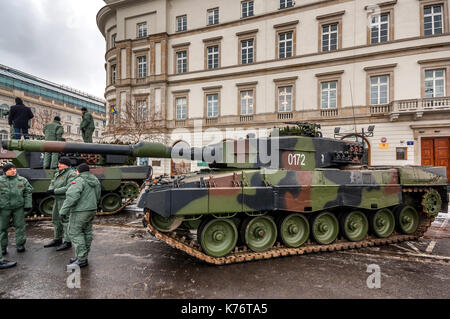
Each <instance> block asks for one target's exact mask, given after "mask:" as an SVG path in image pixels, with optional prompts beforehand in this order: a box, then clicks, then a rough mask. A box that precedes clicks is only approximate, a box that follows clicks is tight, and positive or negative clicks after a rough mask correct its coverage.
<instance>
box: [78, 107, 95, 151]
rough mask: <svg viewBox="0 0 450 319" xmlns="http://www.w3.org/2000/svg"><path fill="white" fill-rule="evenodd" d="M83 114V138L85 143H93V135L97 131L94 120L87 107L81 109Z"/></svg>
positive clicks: (81, 126)
mask: <svg viewBox="0 0 450 319" xmlns="http://www.w3.org/2000/svg"><path fill="white" fill-rule="evenodd" d="M81 112H83V115H82V120H81V123H80V129H81V134H82V136H83V142H85V143H92V134H93V133H94V129H95V125H94V118H93V117H92V114H91V113H89V112H88V110H87V108H85V107H83V108H82V109H81Z"/></svg>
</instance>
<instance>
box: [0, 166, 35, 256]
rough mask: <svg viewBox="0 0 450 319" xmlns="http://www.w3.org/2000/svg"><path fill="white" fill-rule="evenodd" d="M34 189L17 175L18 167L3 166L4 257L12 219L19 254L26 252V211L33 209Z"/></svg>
mask: <svg viewBox="0 0 450 319" xmlns="http://www.w3.org/2000/svg"><path fill="white" fill-rule="evenodd" d="M32 192H33V187H32V186H31V184H30V183H29V182H28V180H27V179H26V178H24V177H22V176H19V175H18V174H17V170H16V166H14V165H13V164H11V163H7V164H5V165H3V175H2V176H0V242H1V246H2V255H6V254H7V247H8V227H9V221H10V219H11V217H12V219H13V223H14V230H15V233H16V248H17V251H18V252H24V251H25V246H24V245H25V242H26V234H25V212H24V210H25V209H31V208H32V207H33V202H32Z"/></svg>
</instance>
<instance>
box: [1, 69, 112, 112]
mask: <svg viewBox="0 0 450 319" xmlns="http://www.w3.org/2000/svg"><path fill="white" fill-rule="evenodd" d="M0 86H3V87H8V88H11V89H16V90H21V91H24V92H27V93H29V94H33V95H36V96H41V97H43V98H46V99H50V100H55V101H56V102H61V103H66V104H70V105H73V106H75V107H78V108H82V107H86V108H87V109H88V110H89V111H93V112H97V113H101V114H105V102H103V101H102V100H100V99H98V98H95V97H92V96H89V95H87V94H83V93H81V92H80V93H78V92H76V91H75V90H71V89H68V88H64V87H63V86H59V85H57V84H53V83H51V82H47V81H45V80H41V79H39V78H36V77H34V76H32V75H28V74H25V73H22V72H20V71H17V70H14V69H11V68H7V67H4V66H1V65H0Z"/></svg>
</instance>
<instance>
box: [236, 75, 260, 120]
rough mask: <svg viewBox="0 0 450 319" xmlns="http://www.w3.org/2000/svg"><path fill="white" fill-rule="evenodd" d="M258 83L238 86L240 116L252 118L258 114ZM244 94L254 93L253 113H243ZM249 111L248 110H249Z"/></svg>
mask: <svg viewBox="0 0 450 319" xmlns="http://www.w3.org/2000/svg"><path fill="white" fill-rule="evenodd" d="M257 84H258V82H257V81H255V82H249V83H238V84H236V86H237V101H238V105H237V107H238V109H237V111H238V112H237V113H238V116H252V115H255V114H256V86H257ZM243 92H252V113H250V114H249V113H246V114H243V113H242V93H243ZM247 108H248V106H247ZM247 111H248V109H247Z"/></svg>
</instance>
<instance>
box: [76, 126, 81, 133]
mask: <svg viewBox="0 0 450 319" xmlns="http://www.w3.org/2000/svg"><path fill="white" fill-rule="evenodd" d="M77 135H81V129H80V128H79V127H77Z"/></svg>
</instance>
